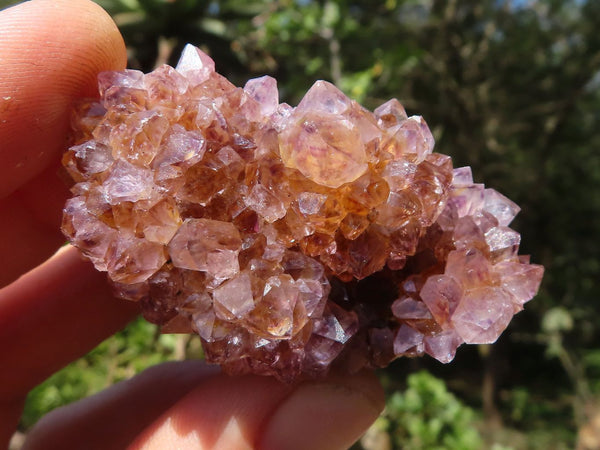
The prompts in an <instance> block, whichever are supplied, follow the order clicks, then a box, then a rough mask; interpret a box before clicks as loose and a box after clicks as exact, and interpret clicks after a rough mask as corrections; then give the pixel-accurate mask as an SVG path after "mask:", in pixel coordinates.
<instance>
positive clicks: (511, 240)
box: [63, 46, 543, 381]
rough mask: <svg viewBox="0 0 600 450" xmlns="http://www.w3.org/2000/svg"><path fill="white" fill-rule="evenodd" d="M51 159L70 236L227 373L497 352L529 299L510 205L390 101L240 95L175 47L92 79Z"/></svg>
mask: <svg viewBox="0 0 600 450" xmlns="http://www.w3.org/2000/svg"><path fill="white" fill-rule="evenodd" d="M99 89H100V99H99V100H98V101H88V102H85V103H83V104H82V105H81V106H80V107H79V108H78V110H77V111H76V114H75V118H74V145H73V146H72V147H71V148H70V149H69V150H68V151H67V153H66V154H65V156H64V159H63V163H64V166H65V168H66V170H67V171H68V173H69V174H70V175H71V177H72V178H73V180H74V182H75V184H74V186H73V188H72V192H73V195H74V196H73V198H71V199H70V200H69V201H68V202H67V204H66V206H65V209H64V222H63V231H64V233H65V234H66V235H67V236H68V238H69V240H70V241H71V243H72V244H73V245H75V246H76V247H78V248H79V249H80V250H81V251H82V252H83V254H84V255H85V256H86V257H87V258H88V259H89V260H91V261H92V262H93V263H94V265H95V266H96V268H97V269H98V270H101V271H106V272H108V277H109V279H110V281H111V282H112V283H113V285H114V287H115V290H116V292H117V294H118V295H119V296H120V297H123V298H125V299H128V300H133V301H138V302H140V304H141V306H142V309H143V312H144V316H145V317H146V318H147V319H148V320H150V321H152V322H154V323H157V324H159V325H161V326H162V329H163V331H165V332H186V333H187V332H190V333H197V334H198V335H199V336H200V338H201V340H202V344H203V347H204V350H205V354H206V358H207V359H208V360H209V361H210V362H213V363H218V364H220V365H221V366H222V367H223V368H224V369H225V370H226V371H228V372H230V373H248V372H252V373H258V374H270V375H275V376H277V377H278V378H280V379H282V380H286V381H290V380H294V379H297V378H300V377H314V376H319V375H321V374H324V373H326V372H327V371H328V369H329V367H330V366H331V365H336V366H338V367H340V368H342V370H347V371H350V372H352V371H356V370H359V369H360V368H362V367H383V366H385V365H387V364H388V363H389V362H390V361H392V360H393V359H395V358H397V357H400V356H416V355H422V354H424V353H427V354H429V355H431V356H433V357H434V358H436V359H438V360H439V361H442V362H444V363H446V362H449V361H450V360H452V359H453V357H454V355H455V352H456V349H457V347H458V346H460V345H461V344H463V343H472V344H479V343H491V342H494V341H495V340H496V339H497V338H498V336H499V335H500V334H501V333H502V331H503V330H504V329H505V328H506V326H507V325H508V323H509V321H510V319H511V318H512V316H513V315H514V314H515V313H517V312H518V311H520V310H521V309H522V308H523V304H524V303H525V302H527V301H528V300H530V299H531V298H532V297H533V296H534V295H535V293H536V292H537V289H538V287H539V284H540V281H541V278H542V273H543V268H542V267H541V266H539V265H535V264H530V263H529V259H528V257H524V256H519V255H518V248H519V243H520V235H519V234H518V233H517V232H515V231H513V230H512V229H510V228H509V227H508V225H509V224H510V222H511V220H512V219H513V218H514V216H515V215H516V214H517V212H518V211H519V208H518V206H517V205H516V204H514V203H513V202H511V201H510V200H509V199H507V198H506V197H504V196H503V195H501V194H499V193H498V192H496V191H494V190H493V189H486V188H484V186H483V185H481V184H477V183H474V182H473V178H472V174H471V170H470V169H469V168H468V167H462V168H453V167H452V161H451V159H450V157H448V156H445V155H442V154H439V153H434V152H433V146H434V139H433V137H432V135H431V133H430V131H429V129H428V127H427V124H426V123H425V121H424V120H423V119H422V118H421V117H418V116H412V117H407V115H406V113H405V111H404V109H403V107H402V105H401V104H400V103H399V102H398V101H397V100H395V99H394V100H390V101H388V102H386V103H384V104H383V105H381V106H380V107H378V108H377V109H375V111H374V112H370V111H367V110H366V109H364V108H363V107H361V106H360V105H359V104H357V103H356V102H354V101H352V100H350V99H349V98H347V97H346V96H345V95H344V94H343V93H342V92H341V91H340V90H338V89H337V88H336V87H335V86H333V85H332V84H330V83H327V82H325V81H318V82H316V83H315V84H314V85H313V87H312V88H311V89H310V90H309V91H308V92H307V93H306V95H305V96H304V98H303V99H302V101H301V102H300V103H299V105H298V106H297V107H295V108H293V107H291V106H289V105H287V104H285V103H279V98H278V92H277V83H276V81H275V80H274V79H273V78H270V77H262V78H257V79H253V80H250V81H248V82H247V83H246V85H245V86H244V88H239V87H235V86H234V85H233V84H231V83H230V82H229V81H228V80H227V79H225V78H224V77H222V76H221V75H219V74H217V73H216V72H215V67H214V62H213V61H212V60H211V59H210V58H209V57H208V56H207V55H206V54H204V53H202V52H201V51H200V50H198V49H197V48H195V47H193V46H187V47H186V48H185V50H184V53H183V55H182V57H181V60H180V62H179V64H178V65H177V67H175V68H172V67H169V66H162V67H160V68H158V69H157V70H155V71H154V72H151V73H149V74H143V73H141V72H138V71H133V70H127V71H123V72H107V73H102V74H101V75H100V76H99Z"/></svg>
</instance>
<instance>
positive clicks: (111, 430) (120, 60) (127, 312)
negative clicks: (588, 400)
mask: <svg viewBox="0 0 600 450" xmlns="http://www.w3.org/2000/svg"><path fill="white" fill-rule="evenodd" d="M0 30H2V33H0V217H2V221H0V233H1V234H0V236H1V238H0V260H1V261H3V264H2V271H0V287H1V286H5V287H4V288H2V289H0V345H1V348H2V351H1V352H0V446H5V445H6V444H7V442H8V440H9V439H10V436H11V435H12V433H13V431H14V430H15V428H16V426H17V424H18V421H19V416H20V414H21V411H22V408H23V404H24V401H25V396H26V395H27V392H28V391H29V390H30V389H31V388H33V387H34V386H35V385H37V384H38V383H40V382H41V381H43V380H44V379H45V378H47V377H48V376H50V375H51V374H52V373H53V372H55V371H56V370H58V369H60V368H61V367H63V366H64V365H66V364H68V363H69V362H70V361H72V360H74V359H76V358H78V357H80V356H82V355H83V354H85V353H86V352H87V351H89V350H90V349H92V348H93V347H94V346H95V345H97V344H98V343H99V342H101V341H102V340H103V339H105V338H106V337H108V336H110V335H111V334H113V333H114V332H116V331H117V330H119V329H121V328H122V327H123V326H124V325H125V324H126V323H127V322H128V321H130V320H131V319H132V318H133V317H135V315H137V314H138V308H137V306H136V304H134V303H128V302H124V301H118V300H115V299H112V298H111V296H110V293H109V289H108V287H107V285H106V282H105V276H104V274H101V273H98V272H96V271H95V270H94V269H93V267H92V266H91V265H90V264H89V263H86V262H84V261H82V260H81V258H80V257H79V255H78V254H77V252H76V251H75V250H74V249H72V248H68V247H67V248H65V249H63V250H61V251H59V252H58V253H57V254H55V255H54V256H52V255H53V253H54V252H55V251H56V249H57V248H58V247H59V246H60V245H61V244H62V242H63V241H64V238H63V236H62V235H61V233H60V231H59V224H60V217H61V209H62V206H63V204H64V201H65V199H66V197H67V195H68V191H67V189H66V187H65V186H64V184H63V183H62V182H61V181H60V180H59V179H58V177H57V176H56V173H57V170H58V168H59V166H60V157H61V153H62V151H63V150H64V147H65V145H66V135H67V132H68V122H69V114H70V113H69V111H70V108H71V106H72V103H73V101H74V100H75V99H77V98H79V97H89V96H93V95H94V94H95V92H96V75H97V73H98V72H100V71H102V70H120V69H123V68H124V67H125V63H126V54H125V47H124V44H123V41H122V38H121V36H120V35H119V33H118V31H117V29H116V27H115V25H114V23H113V22H112V20H111V19H110V18H109V17H108V16H107V15H106V13H105V12H104V11H102V10H101V9H100V8H99V7H98V6H97V5H95V4H94V3H92V2H90V1H87V0H33V1H31V2H27V3H23V4H20V5H18V6H16V7H13V8H10V9H7V10H4V11H2V12H0ZM44 261H45V262H44ZM26 272H27V273H26ZM24 273H26V274H25V275H23V276H21V278H18V279H17V277H19V276H20V275H21V274H24ZM15 280H16V281H15ZM382 408H383V395H382V391H381V388H380V386H379V384H378V383H377V381H376V379H375V377H374V376H373V375H372V374H367V373H362V374H359V375H356V376H351V377H350V376H347V377H343V378H342V377H335V376H330V377H328V378H327V379H325V380H320V381H315V382H307V383H303V384H300V385H295V386H287V385H282V384H280V383H278V382H276V381H275V380H274V379H271V378H267V377H256V376H245V377H237V378H232V377H227V376H225V375H223V374H220V373H219V372H218V370H217V369H214V368H210V367H208V366H206V365H204V364H203V363H201V362H198V361H187V362H181V363H167V364H163V365H160V366H156V367H154V368H152V369H149V370H148V371H146V372H144V373H143V374H141V375H139V376H137V377H135V378H133V379H132V380H129V381H126V382H123V383H119V384H117V385H115V386H113V387H111V388H109V389H107V390H106V391H104V392H102V393H100V394H98V395H96V396H94V397H90V398H88V399H85V400H82V401H80V402H77V403H75V404H73V405H70V406H67V407H64V408H60V409H59V410H56V411H54V412H52V413H50V414H49V415H47V416H46V417H44V418H43V419H42V420H41V421H40V422H39V423H38V424H37V425H36V426H35V427H34V429H33V430H32V431H31V432H30V433H29V434H28V440H27V442H26V444H25V448H29V449H37V448H43V449H53V448H57V449H58V448H60V449H70V448H86V449H94V448H98V449H107V448H125V447H127V446H128V445H129V446H130V448H133V449H136V448H181V449H183V448H194V449H197V448H222V449H247V448H261V449H270V448H273V449H296V448H297V449H336V448H345V447H347V446H349V445H351V443H352V442H354V441H355V440H356V439H357V438H358V437H359V436H360V435H361V434H362V432H363V431H364V430H365V429H366V428H367V427H368V426H369V424H370V423H371V422H372V421H373V420H374V419H375V418H376V417H377V415H378V414H379V412H380V411H381V409H382Z"/></svg>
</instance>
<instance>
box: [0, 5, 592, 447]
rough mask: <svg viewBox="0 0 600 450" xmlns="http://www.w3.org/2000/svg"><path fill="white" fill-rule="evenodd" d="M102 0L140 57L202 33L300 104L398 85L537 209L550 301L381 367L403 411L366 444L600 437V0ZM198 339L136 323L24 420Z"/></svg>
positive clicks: (439, 134)
mask: <svg viewBox="0 0 600 450" xmlns="http://www.w3.org/2000/svg"><path fill="white" fill-rule="evenodd" d="M0 1H1V0H0ZM97 2H98V3H99V4H100V5H102V6H103V7H104V8H106V9H107V10H108V11H109V12H110V13H111V14H112V16H113V17H114V19H115V21H116V22H117V24H118V25H119V27H120V29H121V31H122V33H123V35H124V37H125V41H126V43H127V46H128V51H129V60H130V66H131V67H132V68H140V69H142V70H145V71H147V70H150V69H152V68H153V66H156V65H158V64H161V63H164V62H169V63H171V64H174V63H175V62H176V58H177V55H178V54H179V52H180V50H181V48H182V47H183V45H184V44H185V43H186V42H191V43H194V44H195V45H198V46H201V47H202V48H203V49H204V50H205V51H207V52H208V53H209V54H210V55H211V56H212V57H213V58H214V59H215V61H216V64H217V69H218V71H219V72H220V73H222V74H224V75H226V76H227V77H229V78H230V79H231V80H232V81H234V82H236V83H238V84H243V83H244V81H245V80H247V79H248V78H252V77H254V76H259V75H263V74H265V73H266V74H270V75H272V76H274V77H276V78H277V80H278V83H279V87H280V91H281V94H282V101H287V102H289V103H291V104H295V103H297V101H298V100H299V99H300V98H301V97H302V95H303V93H304V92H305V91H306V90H307V88H308V87H309V86H310V85H311V84H312V83H313V82H314V81H315V80H316V79H327V80H331V81H333V82H335V83H336V84H337V85H338V86H339V87H340V88H342V89H343V90H344V91H345V92H346V93H347V94H348V95H349V96H351V97H353V98H355V99H357V100H359V101H360V102H362V103H363V104H364V105H365V106H367V107H369V108H374V107H376V106H377V105H379V104H381V103H382V102H383V101H385V100H387V99H388V98H390V97H397V98H398V99H400V101H401V102H402V103H403V104H404V105H405V107H406V108H407V110H408V112H409V113H412V114H420V115H423V116H424V117H425V118H426V120H427V122H428V123H429V125H430V127H431V129H432V131H433V132H434V135H435V137H436V141H437V151H439V152H442V153H446V154H450V155H452V156H453V158H454V161H455V165H456V166H460V165H471V166H472V167H473V173H474V174H475V177H476V181H478V182H484V183H485V184H486V185H488V186H491V187H494V188H496V189H498V190H499V191H501V192H503V193H505V194H506V195H507V196H509V197H510V198H512V199H513V200H515V201H516V202H517V203H519V204H520V205H521V206H522V209H523V210H522V212H521V214H520V216H519V217H518V218H517V220H516V221H515V223H514V227H515V228H516V229H518V230H519V231H520V232H521V233H522V235H523V245H522V252H523V253H531V254H532V255H533V261H534V262H538V263H541V264H543V265H544V266H545V267H546V270H547V272H546V276H545V279H544V283H543V286H542V290H541V293H540V294H539V296H538V297H537V298H536V299H535V300H534V301H533V302H531V303H530V304H528V305H527V307H526V309H525V311H524V312H522V313H520V314H519V315H518V316H517V317H516V318H515V320H514V321H513V323H512V324H511V326H510V328H509V330H508V331H507V332H505V333H504V335H503V336H502V337H501V338H500V340H499V341H498V342H497V343H496V344H495V345H493V346H480V347H474V346H472V347H461V349H459V352H458V355H457V357H456V359H455V361H454V362H453V363H452V364H450V365H446V366H444V365H441V364H439V363H437V362H435V361H433V360H431V359H428V358H422V359H415V360H399V361H397V362H395V363H394V364H393V365H392V366H391V367H390V368H388V369H386V370H384V371H382V372H381V378H382V381H383V382H384V385H385V387H386V389H387V391H388V399H389V400H388V407H387V409H386V411H385V413H384V415H383V416H382V417H381V418H380V419H379V420H378V422H377V423H376V424H375V425H374V426H373V427H372V429H371V430H370V431H369V433H368V434H367V435H366V436H365V438H364V439H363V440H362V443H361V444H360V445H357V448H361V447H362V448H365V449H390V448H407V449H421V448H423V449H434V448H440V449H478V448H490V449H495V450H501V449H569V448H574V447H576V446H578V447H579V448H580V449H586V448H590V449H592V448H600V429H599V428H598V425H596V426H594V423H596V424H597V423H599V422H600V407H599V406H598V405H599V403H598V399H599V398H600V397H599V396H600V347H598V342H600V341H599V339H598V338H599V337H600V336H599V334H600V328H599V327H598V325H597V324H598V320H599V316H600V310H599V308H598V297H599V296H600V285H599V284H598V281H597V280H598V279H599V275H600V260H599V258H598V256H599V255H600V252H599V246H600V240H599V239H598V237H599V236H600V233H599V231H600V189H598V186H599V185H600V150H599V144H600V132H599V130H600V90H599V85H600V33H599V32H598V30H599V29H600V1H599V0H512V1H511V0H482V1H480V0H447V1H442V0H423V1H416V0H385V1H379V2H377V1H375V2H374V1H367V0H354V1H351V0H337V1H334V0H320V1H316V0H276V1H268V0H249V1H245V0H221V1H217V0H214V1H201V0H170V1H169V0H97ZM12 3H15V2H12ZM198 352H199V350H198V347H197V343H196V342H195V341H193V340H191V341H190V340H189V339H188V338H182V337H175V336H159V335H158V334H156V332H155V330H154V329H153V327H152V326H151V325H149V324H147V323H144V322H141V321H140V322H136V323H134V324H132V325H131V326H130V327H129V328H127V329H126V330H125V331H123V332H122V333H119V334H118V335H117V336H115V337H114V338H111V339H109V340H108V341H106V342H105V343H103V344H102V345H101V346H100V347H98V348H97V349H96V350H94V351H93V352H92V353H90V354H89V355H88V356H86V357H85V358H83V359H82V360H80V361H77V362H75V363H73V364H72V365H71V366H69V367H68V368H66V369H64V370H63V371H61V372H59V373H58V374H56V375H55V376H53V377H52V378H51V379H50V380H48V381H47V382H45V383H44V384H42V385H41V386H39V387H38V388H37V389H36V390H35V391H33V392H32V394H31V395H30V399H29V402H28V404H27V408H26V412H25V416H24V419H23V423H22V428H23V430H26V429H27V427H29V426H30V425H31V424H32V423H34V422H35V420H36V419H37V418H38V417H40V415H42V414H44V413H45V412H46V411H48V410H50V409H52V408H54V407H56V406H58V405H61V404H64V403H67V402H70V401H73V400H75V399H77V398H80V397H82V396H84V395H88V394H90V393H92V392H95V391H97V390H100V389H102V388H103V387H105V386H106V385H107V384H109V383H111V382H114V381H117V380H119V379H122V378H125V377H128V376H131V375H132V374H134V373H135V372H137V371H139V370H141V369H143V368H145V367H147V366H148V365H151V364H154V363H157V362H159V361H163V360H166V359H176V358H183V357H185V356H186V354H190V353H192V354H195V353H198ZM424 370H425V371H424ZM594 419H595V421H594Z"/></svg>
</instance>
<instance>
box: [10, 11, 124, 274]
mask: <svg viewBox="0 0 600 450" xmlns="http://www.w3.org/2000/svg"><path fill="white" fill-rule="evenodd" d="M0 30H2V32H1V33H0V67H1V70H0V199H3V200H0V215H1V217H3V218H5V220H3V221H2V222H0V235H2V236H3V242H2V244H1V245H0V260H2V261H10V264H5V267H3V270H2V271H1V272H0V286H3V285H6V284H7V283H8V282H10V281H12V280H14V279H15V278H16V277H17V276H18V275H19V274H21V273H23V272H25V271H27V270H29V269H31V268H32V267H35V266H36V265H37V264H39V263H41V262H42V261H44V260H45V259H46V258H48V257H49V256H50V255H51V254H52V253H53V252H54V251H55V250H56V248H58V246H59V245H60V244H61V243H62V242H63V240H64V238H63V237H62V236H61V234H60V232H59V231H58V229H59V226H60V208H61V205H62V204H63V203H64V200H65V198H66V196H67V189H66V187H65V186H64V183H63V182H62V181H60V180H59V178H58V177H57V175H56V172H57V169H58V165H59V161H60V155H61V153H62V152H63V151H64V149H65V145H66V137H67V133H68V124H69V116H70V109H71V106H72V104H73V102H74V100H75V99H77V98H80V97H85V96H94V95H96V77H97V74H98V72H100V71H102V70H119V69H122V68H124V67H125V62H126V53H125V47H124V44H123V40H122V38H121V36H120V34H119V32H118V30H117V28H116V26H115V24H114V23H113V22H112V20H111V19H110V17H109V16H108V15H107V14H106V13H105V12H104V11H103V10H102V9H101V8H100V7H99V6H98V5H96V4H95V3H93V2H91V1H87V0H32V1H30V2H26V3H22V4H20V5H17V6H15V7H12V8H8V9H6V10H4V11H2V12H1V13H0Z"/></svg>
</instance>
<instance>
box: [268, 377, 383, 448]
mask: <svg viewBox="0 0 600 450" xmlns="http://www.w3.org/2000/svg"><path fill="white" fill-rule="evenodd" d="M384 406H385V398H384V393H383V389H382V387H381V385H380V383H379V381H378V380H377V378H376V377H375V375H374V374H373V373H372V372H367V371H364V372H361V373H359V374H356V375H353V376H345V377H339V376H338V377H332V378H330V379H328V380H326V381H325V382H314V383H307V384H304V385H302V386H300V387H299V388H298V389H297V390H296V391H295V392H294V393H293V394H292V395H291V396H290V397H289V398H288V399H286V401H285V402H284V403H283V404H282V405H281V406H280V407H279V408H278V409H277V410H276V411H275V412H274V414H273V416H272V417H271V418H270V419H269V421H268V423H267V425H266V426H265V429H264V433H263V434H262V437H261V439H260V442H259V444H258V445H257V447H256V448H260V449H264V450H275V449H281V448H285V449H287V450H296V449H297V450H302V449H306V448H310V449H312V450H338V449H339V450H343V449H347V448H349V447H350V446H352V444H354V443H355V442H356V441H357V440H358V439H359V438H360V436H362V435H363V434H364V432H365V431H366V430H367V428H369V426H370V425H371V424H372V423H373V422H374V421H375V419H376V418H377V417H378V416H379V414H380V413H381V411H382V410H383V407H384Z"/></svg>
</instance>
